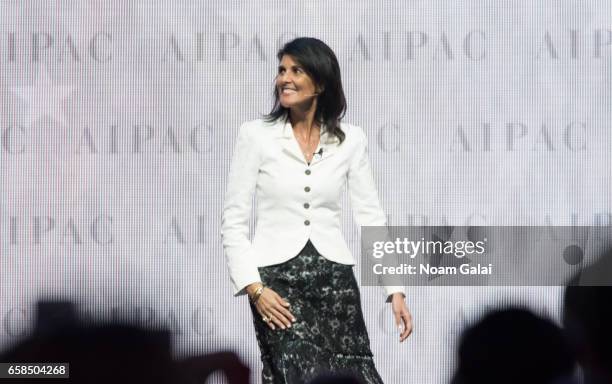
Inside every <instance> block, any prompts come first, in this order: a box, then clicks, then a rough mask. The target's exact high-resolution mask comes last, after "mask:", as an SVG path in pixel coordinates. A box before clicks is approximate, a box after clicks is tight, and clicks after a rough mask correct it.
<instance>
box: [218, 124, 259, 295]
mask: <svg viewBox="0 0 612 384" xmlns="http://www.w3.org/2000/svg"><path fill="white" fill-rule="evenodd" d="M249 128H251V129H249ZM252 128H253V126H252V125H249V124H248V123H244V124H243V125H242V126H241V127H240V131H239V133H238V139H237V141H236V146H235V148H234V154H233V157H232V161H231V165H230V172H229V177H228V183H227V191H226V193H225V201H224V203H223V215H222V218H221V237H222V239H223V250H224V253H225V257H226V261H227V266H228V269H229V274H230V279H231V283H232V288H233V291H234V296H238V295H243V294H246V290H245V287H246V286H247V285H249V284H251V283H255V282H258V281H261V278H260V276H259V272H258V270H257V265H256V263H255V260H254V257H253V252H252V245H251V241H250V240H249V221H250V216H251V211H252V207H253V195H254V193H255V188H256V185H257V175H258V173H259V165H260V162H261V160H260V159H261V156H260V153H259V149H258V146H257V143H256V140H255V138H254V137H252V136H254V134H253V132H251V131H252Z"/></svg>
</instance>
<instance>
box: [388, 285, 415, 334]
mask: <svg viewBox="0 0 612 384" xmlns="http://www.w3.org/2000/svg"><path fill="white" fill-rule="evenodd" d="M391 307H392V309H393V317H395V325H397V328H398V329H399V330H400V343H401V342H403V341H404V340H406V338H407V337H408V336H410V334H411V333H412V329H413V327H412V315H411V314H410V311H408V307H406V302H405V301H404V295H403V294H402V293H400V292H396V293H394V294H393V297H392V298H391ZM402 323H403V325H404V327H403V329H402Z"/></svg>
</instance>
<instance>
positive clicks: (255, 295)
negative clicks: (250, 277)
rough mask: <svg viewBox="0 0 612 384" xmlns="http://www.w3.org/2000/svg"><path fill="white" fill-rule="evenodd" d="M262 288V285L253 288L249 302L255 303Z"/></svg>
mask: <svg viewBox="0 0 612 384" xmlns="http://www.w3.org/2000/svg"><path fill="white" fill-rule="evenodd" d="M263 290H264V286H263V285H262V286H260V287H259V288H257V289H256V290H255V292H254V293H253V296H252V297H251V303H253V304H255V303H256V302H257V300H259V297H260V296H261V293H262V292H263Z"/></svg>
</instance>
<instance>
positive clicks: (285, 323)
mask: <svg viewBox="0 0 612 384" xmlns="http://www.w3.org/2000/svg"><path fill="white" fill-rule="evenodd" d="M261 286H262V284H261V283H253V284H250V285H249V286H247V288H246V291H247V293H248V295H249V297H252V295H253V294H254V293H255V291H256V290H257V288H259V287H261ZM254 305H255V308H257V312H259V314H260V315H261V317H262V319H263V320H264V321H265V322H266V324H268V326H269V327H270V328H271V329H273V330H274V329H276V327H279V328H281V329H286V328H291V323H292V322H295V321H296V318H295V316H293V314H292V313H291V312H290V311H289V309H288V308H289V306H290V304H289V303H288V302H287V301H285V300H284V299H283V298H282V297H280V295H279V294H278V293H276V292H275V291H274V290H273V289H272V288H269V287H264V289H263V291H262V292H261V295H260V296H259V299H257V301H256V302H255V303H254ZM266 319H269V320H268V321H266Z"/></svg>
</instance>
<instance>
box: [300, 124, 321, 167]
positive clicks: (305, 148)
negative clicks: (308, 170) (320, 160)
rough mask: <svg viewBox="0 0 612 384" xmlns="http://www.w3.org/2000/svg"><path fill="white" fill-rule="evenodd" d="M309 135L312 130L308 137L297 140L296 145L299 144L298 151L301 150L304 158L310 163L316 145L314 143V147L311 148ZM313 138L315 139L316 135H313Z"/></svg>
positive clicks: (309, 134)
mask: <svg viewBox="0 0 612 384" xmlns="http://www.w3.org/2000/svg"><path fill="white" fill-rule="evenodd" d="M311 135H312V130H311V131H310V132H309V133H308V137H306V138H300V139H298V143H299V144H300V149H301V150H302V153H303V154H304V157H305V158H306V161H307V162H310V160H311V159H312V156H313V155H314V150H315V149H316V145H317V144H316V143H315V147H314V148H313V146H312V139H311ZM296 136H298V135H296ZM315 138H316V135H315ZM302 143H304V144H302Z"/></svg>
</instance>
